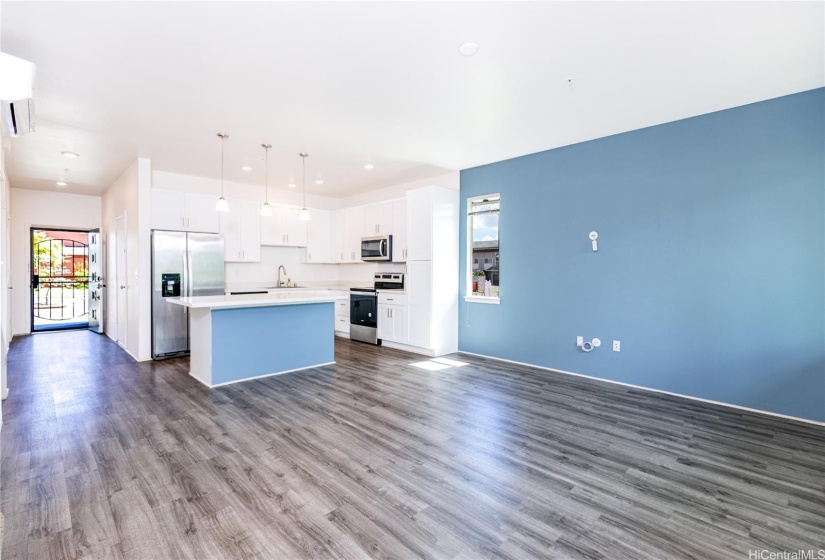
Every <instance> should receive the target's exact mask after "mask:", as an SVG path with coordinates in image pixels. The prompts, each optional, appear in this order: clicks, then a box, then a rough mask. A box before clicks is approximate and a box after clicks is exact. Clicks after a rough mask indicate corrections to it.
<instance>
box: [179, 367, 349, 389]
mask: <svg viewBox="0 0 825 560" xmlns="http://www.w3.org/2000/svg"><path fill="white" fill-rule="evenodd" d="M334 363H335V362H326V363H324V364H315V365H314V366H306V367H300V368H296V369H288V370H286V371H277V372H275V373H265V374H263V375H255V376H252V377H244V378H243V379H236V380H235V381H224V382H223V383H215V384H214V385H210V384H209V383H205V382H204V381H203V380H202V379H198V378H197V377H195V376H194V375H193V374H192V372H191V371H190V372H189V375H190V376H191V377H192V378H193V379H195V380H196V381H198V383H200V384H201V385H203V386H204V387H208V388H210V389H214V388H216V387H223V386H224V385H234V384H235V383H243V382H244V381H253V380H255V379H263V378H264V377H273V376H275V375H284V374H285V373H295V372H296V371H304V370H306V369H313V368H318V367H324V366H331V365H333V364H334Z"/></svg>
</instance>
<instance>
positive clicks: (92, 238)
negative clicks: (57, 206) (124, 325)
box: [89, 229, 106, 334]
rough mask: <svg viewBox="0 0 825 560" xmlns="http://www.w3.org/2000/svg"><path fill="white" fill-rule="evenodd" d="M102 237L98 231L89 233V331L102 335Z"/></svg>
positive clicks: (103, 253)
mask: <svg viewBox="0 0 825 560" xmlns="http://www.w3.org/2000/svg"><path fill="white" fill-rule="evenodd" d="M105 254H106V252H105V250H104V248H103V236H102V235H101V233H100V230H99V229H95V230H92V231H90V232H89V330H91V331H94V332H96V333H98V334H103V319H104V317H103V314H104V311H103V308H104V304H103V302H104V299H103V288H105V284H104V283H103V271H104V270H105V269H104V268H103V255H105Z"/></svg>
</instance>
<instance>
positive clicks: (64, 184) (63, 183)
mask: <svg viewBox="0 0 825 560" xmlns="http://www.w3.org/2000/svg"><path fill="white" fill-rule="evenodd" d="M68 184H69V183H66V182H65V181H58V182H56V183H55V185H57V186H58V187H65V186H68Z"/></svg>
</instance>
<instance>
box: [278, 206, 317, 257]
mask: <svg viewBox="0 0 825 560" xmlns="http://www.w3.org/2000/svg"><path fill="white" fill-rule="evenodd" d="M315 212H316V210H312V211H311V212H310V217H312V218H314V217H315ZM300 215H301V209H300V208H287V207H284V208H281V229H283V232H284V234H285V235H286V245H289V246H290V247H306V246H307V239H308V238H309V237H308V236H309V233H308V231H307V227H308V222H305V221H302V220H301V218H300Z"/></svg>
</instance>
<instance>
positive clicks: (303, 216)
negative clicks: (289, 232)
mask: <svg viewBox="0 0 825 560" xmlns="http://www.w3.org/2000/svg"><path fill="white" fill-rule="evenodd" d="M298 155H299V156H301V167H302V168H303V172H304V174H303V178H302V180H303V186H304V207H303V208H301V213H300V214H299V215H298V219H300V220H303V221H305V222H306V221H307V220H309V210H307V157H309V154H305V153H303V152H301V153H300V154H298Z"/></svg>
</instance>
